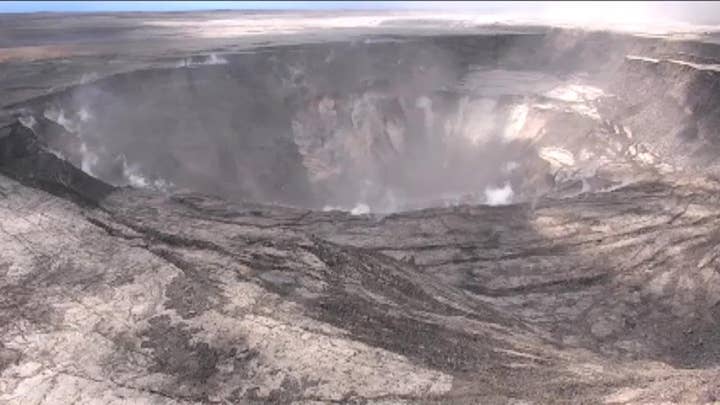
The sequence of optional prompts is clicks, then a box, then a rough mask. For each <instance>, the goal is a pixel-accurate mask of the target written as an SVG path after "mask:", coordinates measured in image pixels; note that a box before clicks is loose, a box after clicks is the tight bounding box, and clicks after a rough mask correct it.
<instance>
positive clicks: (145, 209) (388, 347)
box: [0, 125, 720, 404]
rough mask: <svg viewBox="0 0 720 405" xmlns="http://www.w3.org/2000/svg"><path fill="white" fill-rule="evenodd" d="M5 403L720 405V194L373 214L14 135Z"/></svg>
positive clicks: (3, 273)
mask: <svg viewBox="0 0 720 405" xmlns="http://www.w3.org/2000/svg"><path fill="white" fill-rule="evenodd" d="M0 156H1V160H0V172H1V173H2V175H0V246H2V249H0V402H1V403H7V404H59V403H96V402H97V403H106V404H109V403H118V404H120V403H133V404H141V403H147V404H163V403H165V404H171V403H172V404H174V403H218V404H228V403H254V402H263V403H264V402H270V403H503V404H504V403H506V404H511V403H514V404H519V403H538V402H539V403H574V404H576V403H660V402H677V403H710V402H714V401H718V400H720V378H718V377H719V374H720V371H719V370H718V364H720V335H718V334H717V329H716V328H717V324H718V321H720V274H719V271H718V269H719V268H720V254H719V253H718V252H720V231H718V230H719V229H720V204H719V202H720V201H719V199H720V197H719V195H720V194H718V191H719V190H720V184H719V183H718V182H716V181H713V180H711V179H704V180H701V178H700V177H696V178H694V179H692V180H687V179H684V178H681V177H678V178H670V177H667V178H666V179H664V180H663V181H661V182H660V181H658V182H641V183H636V184H634V185H631V186H626V187H623V188H619V189H617V190H615V191H613V192H608V193H584V194H580V195H578V196H575V197H572V198H567V199H563V200H557V199H552V198H541V199H540V200H539V201H537V202H536V203H535V204H533V205H526V204H519V205H510V206H502V207H489V206H457V207H453V208H434V209H427V210H422V211H414V212H407V213H399V214H392V215H376V214H368V215H351V214H349V213H344V212H339V211H331V212H315V211H309V210H301V209H291V208H282V207H277V206H269V205H259V204H251V203H229V202H226V201H223V200H220V199H217V198H213V197H209V196H206V195H202V194H197V193H175V194H169V195H166V194H162V193H158V192H150V191H147V190H138V189H133V188H127V187H126V188H115V187H111V186H108V185H106V184H104V183H102V182H101V181H99V180H96V179H94V178H92V177H90V176H88V175H86V174H84V173H83V172H81V171H80V170H78V169H76V168H75V167H74V166H73V165H72V164H70V163H68V162H66V161H64V160H62V159H60V158H58V157H57V156H56V155H54V154H53V153H52V152H50V151H49V150H47V148H45V147H44V146H43V145H42V144H41V143H39V142H38V141H37V139H35V138H34V137H33V133H32V131H28V130H26V129H25V128H24V127H23V126H21V125H13V126H10V127H7V128H4V129H2V130H1V132H0Z"/></svg>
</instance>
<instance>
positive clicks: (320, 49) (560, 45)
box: [16, 31, 720, 212]
mask: <svg viewBox="0 0 720 405" xmlns="http://www.w3.org/2000/svg"><path fill="white" fill-rule="evenodd" d="M603 49H605V50H608V54H607V55H606V56H607V58H606V60H604V61H603V63H600V57H599V56H598V54H597V53H598V52H599V50H603ZM647 49H653V52H655V53H658V50H657V46H654V47H649V46H647V45H644V43H643V42H642V41H640V40H634V42H633V41H631V40H630V39H627V38H623V37H616V36H613V35H609V34H608V35H591V34H581V33H572V32H570V33H564V32H560V33H558V32H554V31H551V32H548V33H545V34H523V35H520V34H518V35H505V36H484V37H483V36H481V37H469V38H468V37H458V38H452V37H450V38H430V39H413V40H410V39H397V40H389V41H380V42H370V43H364V42H354V43H345V44H343V43H340V44H322V45H305V46H297V47H279V48H269V49H267V50H265V51H263V52H256V53H251V54H242V55H224V56H217V55H215V54H212V55H210V56H208V57H205V58H198V57H195V58H190V59H186V60H183V61H180V62H178V63H177V65H176V66H173V67H172V68H165V69H152V70H145V71H137V72H132V73H128V74H122V75H116V76H113V77H110V78H107V79H103V80H99V81H96V82H93V83H91V84H86V85H80V86H77V87H74V88H71V89H69V90H67V91H64V92H61V93H59V94H56V95H52V96H48V97H44V98H41V99H37V100H35V101H32V102H28V103H25V104H23V105H20V106H16V107H19V109H20V111H21V114H22V115H23V119H24V121H23V122H25V123H26V124H27V126H28V127H30V128H33V129H34V130H36V132H37V133H38V134H39V135H40V136H41V137H52V138H53V139H52V140H49V141H48V144H49V145H51V147H52V148H54V150H55V151H57V152H59V153H61V154H63V155H68V156H72V157H73V158H74V159H75V161H73V162H74V163H75V164H76V165H78V166H79V167H81V168H82V169H83V170H84V171H85V172H87V173H89V174H91V175H94V176H97V177H98V178H100V179H102V180H104V181H106V182H109V183H111V184H116V185H123V184H133V185H136V186H151V187H155V188H158V189H165V190H167V189H170V188H174V187H180V188H188V189H193V190H199V191H203V192H208V193H212V194H218V195H223V196H225V197H227V198H230V199H236V200H237V199H250V200H254V201H258V202H274V203H281V204H290V205H294V206H301V207H309V208H314V209H319V208H323V207H325V208H340V209H345V210H350V209H352V208H353V207H358V206H363V207H365V206H366V207H368V209H370V210H372V211H376V212H393V211H399V210H403V209H411V208H423V207H430V206H437V205H438V204H440V205H448V204H450V205H452V204H456V203H458V202H459V201H466V202H476V203H495V202H496V201H499V202H501V203H503V202H504V203H507V202H513V201H514V202H521V201H532V200H534V199H536V198H537V197H538V196H539V195H542V194H546V193H548V192H555V193H561V194H563V195H566V194H568V193H570V194H572V193H577V192H581V191H582V192H584V191H596V190H603V189H611V188H612V187H615V186H618V185H620V184H626V183H627V182H630V181H634V180H642V179H647V178H649V177H652V176H655V175H657V173H658V172H661V173H664V172H668V171H672V170H676V169H678V168H684V167H685V166H687V165H691V166H692V167H694V168H697V167H705V166H708V165H710V164H714V163H713V162H714V161H715V154H714V153H713V150H714V149H713V148H715V147H716V146H715V144H716V142H715V140H714V136H715V134H716V131H715V129H714V128H715V126H714V125H715V121H716V118H715V117H717V114H716V113H715V112H716V110H717V108H718V105H720V104H718V103H717V100H715V99H714V94H715V93H716V92H714V91H713V89H714V88H715V87H714V86H715V81H716V73H717V72H715V71H713V70H711V69H708V68H704V67H703V66H711V65H708V64H705V65H698V64H696V63H694V62H681V61H677V60H673V61H672V62H671V61H668V62H654V59H648V58H644V59H643V58H639V59H638V57H635V56H633V55H626V54H624V52H625V51H628V50H633V51H638V52H643V51H647ZM538 55H541V56H538ZM686 59H688V58H687V57H686ZM608 72H612V73H608ZM668 89H669V90H668ZM47 122H50V123H54V124H53V125H55V124H57V125H60V126H61V127H63V128H62V129H63V130H64V131H60V132H63V133H69V134H72V135H71V136H65V137H63V136H59V135H52V134H50V135H48V134H46V133H47V132H48V130H46V129H45V128H46V127H47V124H43V123H47ZM33 124H37V125H40V126H39V127H37V128H34V127H33ZM43 125H45V126H43ZM57 125H56V126H57ZM49 131H50V132H51V133H52V132H53V131H52V130H49ZM55 132H57V131H55ZM656 134H662V135H660V136H656ZM633 136H634V138H633ZM703 170H704V169H703ZM496 195H498V196H500V197H497V198H496V197H494V196H496Z"/></svg>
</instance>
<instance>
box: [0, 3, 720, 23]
mask: <svg viewBox="0 0 720 405" xmlns="http://www.w3.org/2000/svg"><path fill="white" fill-rule="evenodd" d="M217 9H234V10H243V9H244V10H343V9H344V10H438V11H443V12H452V11H468V12H472V13H475V14H503V15H515V14H525V15H527V14H530V15H534V14H540V15H546V16H553V17H554V16H561V17H562V16H567V17H568V18H576V17H577V18H586V19H589V20H592V19H596V18H602V19H607V20H618V19H625V20H628V19H646V20H655V19H669V20H674V21H683V22H690V23H696V24H720V2H708V1H704V2H678V1H668V2H662V1H661V2H650V1H630V2H617V3H615V2H595V1H586V2H554V1H547V2H528V1H518V2H514V1H510V2H505V1H498V2H489V1H482V2H470V1H455V2H442V1H314V2H313V1H235V2H233V1H0V13H3V12H4V13H18V12H36V11H71V12H97V11H182V10H217Z"/></svg>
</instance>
